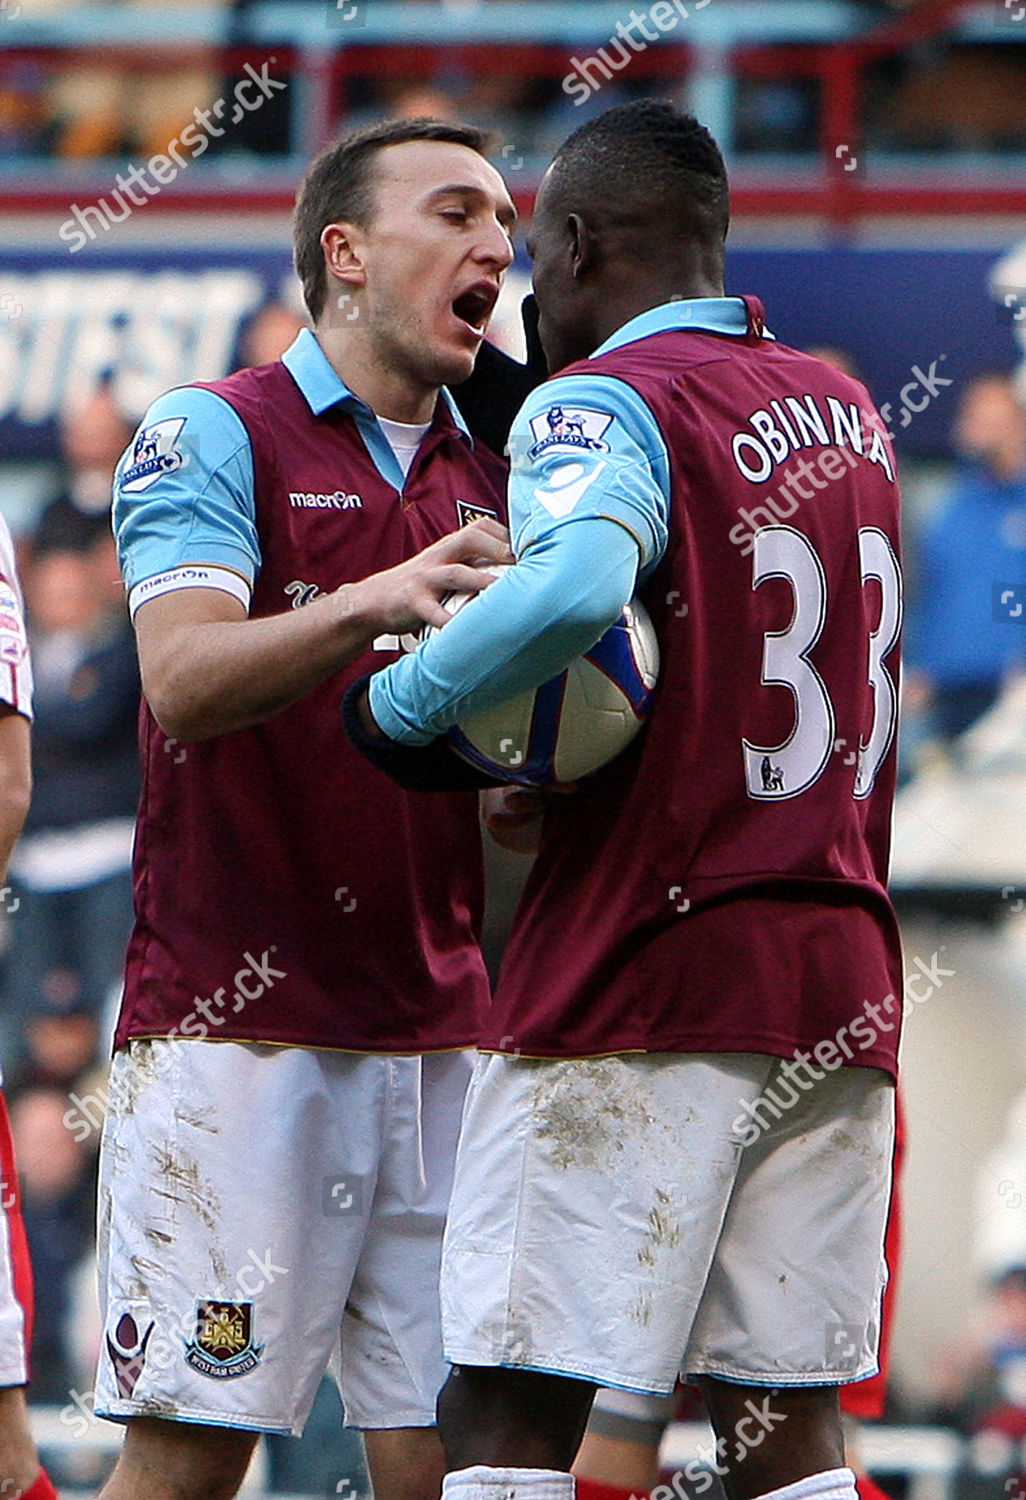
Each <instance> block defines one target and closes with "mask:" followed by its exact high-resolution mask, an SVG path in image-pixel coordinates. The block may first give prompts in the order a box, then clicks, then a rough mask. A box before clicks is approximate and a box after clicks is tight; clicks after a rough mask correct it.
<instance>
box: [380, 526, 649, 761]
mask: <svg viewBox="0 0 1026 1500" xmlns="http://www.w3.org/2000/svg"><path fill="white" fill-rule="evenodd" d="M637 568H638V549H637V544H636V543H635V541H634V539H633V537H631V535H630V533H629V532H627V531H626V530H624V528H623V527H622V526H620V525H619V524H618V523H617V522H615V521H609V520H605V519H599V518H594V517H593V518H589V519H587V520H581V521H575V522H573V523H570V524H568V525H565V526H562V527H558V528H556V529H554V530H553V532H552V533H551V534H550V535H549V536H547V537H545V538H544V539H543V540H542V541H540V542H538V543H536V544H535V545H534V546H532V547H531V548H529V549H528V551H527V553H526V554H525V555H524V557H523V558H522V559H521V561H520V562H519V563H518V564H517V567H516V568H514V569H512V570H511V572H510V573H508V574H506V575H505V576H504V577H502V578H500V579H499V581H498V582H497V583H495V584H493V585H492V587H491V588H490V589H488V590H487V591H486V593H485V594H484V595H483V596H482V597H481V598H480V599H477V600H475V601H474V602H473V606H472V608H469V609H466V610H464V611H461V613H460V614H458V615H457V616H456V617H455V619H453V620H452V622H451V623H450V624H449V625H447V626H446V627H445V629H444V630H443V631H441V632H440V633H439V634H437V635H435V636H433V637H432V638H431V639H430V640H429V641H427V642H426V643H425V645H423V646H421V647H420V648H419V649H418V650H417V651H416V652H414V653H413V654H412V655H411V656H406V657H401V658H400V659H399V660H398V661H395V662H393V663H392V664H391V666H389V667H388V668H386V669H385V671H384V672H381V673H378V674H377V676H375V677H374V678H373V679H372V681H371V685H370V710H371V713H372V715H373V717H374V720H375V722H376V723H377V724H378V726H379V727H380V728H381V729H382V730H383V731H384V733H385V734H387V735H388V736H389V737H390V738H391V739H394V740H396V741H398V742H399V743H401V744H407V745H417V744H424V743H426V742H428V741H429V740H431V739H433V738H435V737H436V736H437V735H439V734H442V733H443V732H444V731H445V730H446V729H448V728H449V726H450V725H451V724H454V723H456V722H457V721H458V720H459V719H460V718H462V717H464V716H465V715H467V714H468V713H474V712H475V711H477V710H480V709H485V708H488V707H490V706H491V705H492V704H495V703H501V702H503V701H505V700H506V699H507V698H512V697H515V696H516V695H517V694H518V693H521V692H524V691H526V690H528V689H530V688H533V687H537V686H538V685H539V683H542V682H545V681H547V679H548V678H550V677H553V676H555V674H556V673H557V672H560V671H562V670H563V668H564V667H565V666H567V665H568V663H569V662H571V661H572V660H573V659H574V658H575V657H576V656H580V655H581V653H582V652H584V651H587V650H588V648H589V647H591V646H593V645H594V644H595V642H596V641H597V640H598V638H599V637H600V636H601V635H602V634H603V632H604V631H605V630H606V629H607V628H608V627H609V626H610V625H611V624H612V623H613V622H614V620H615V619H616V617H617V615H618V614H619V612H620V610H621V609H622V608H623V605H624V604H625V602H626V601H627V600H628V599H629V598H630V596H631V594H632V593H633V590H634V581H635V577H636V575H637Z"/></svg>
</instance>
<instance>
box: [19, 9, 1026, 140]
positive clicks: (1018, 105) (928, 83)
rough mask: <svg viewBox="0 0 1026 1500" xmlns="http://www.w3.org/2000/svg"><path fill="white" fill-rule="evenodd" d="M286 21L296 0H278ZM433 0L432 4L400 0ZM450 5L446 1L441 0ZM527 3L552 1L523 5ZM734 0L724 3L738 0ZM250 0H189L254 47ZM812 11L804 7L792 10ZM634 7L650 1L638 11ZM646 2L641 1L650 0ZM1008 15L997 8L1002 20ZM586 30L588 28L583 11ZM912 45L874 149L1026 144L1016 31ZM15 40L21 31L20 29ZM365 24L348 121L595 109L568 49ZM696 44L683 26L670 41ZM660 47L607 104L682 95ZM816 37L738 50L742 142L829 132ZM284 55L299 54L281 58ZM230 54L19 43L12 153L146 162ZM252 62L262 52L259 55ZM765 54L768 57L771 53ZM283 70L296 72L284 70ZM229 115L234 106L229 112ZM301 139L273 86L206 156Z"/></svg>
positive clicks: (528, 120) (895, 58)
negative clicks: (746, 54)
mask: <svg viewBox="0 0 1026 1500" xmlns="http://www.w3.org/2000/svg"><path fill="white" fill-rule="evenodd" d="M31 3H32V9H33V12H34V13H36V14H41V13H45V12H51V13H56V12H60V11H61V10H64V9H68V8H69V0H31ZM277 3H278V5H279V7H280V9H281V13H282V16H283V18H285V17H287V15H288V12H289V10H290V7H291V5H292V4H293V3H297V0H277ZM323 3H324V6H325V25H326V26H328V25H329V23H331V21H332V19H333V18H332V14H331V12H332V11H333V9H334V7H333V6H332V4H331V0H323ZM403 3H406V4H410V5H413V4H425V3H429V0H403ZM436 3H438V0H436ZM491 3H492V0H441V6H442V9H443V10H444V11H448V12H451V13H452V14H453V17H454V19H456V20H458V17H459V15H460V14H465V13H466V12H468V11H471V10H475V9H479V8H481V7H485V6H487V5H489V4H491ZM522 3H524V4H526V5H528V6H531V5H539V6H540V4H541V3H542V0H522ZM732 3H734V0H718V4H720V5H730V4H732ZM122 4H123V6H124V8H125V10H126V11H130V10H143V11H145V10H147V9H153V8H154V7H156V6H158V5H159V4H160V0H122ZM252 4H253V0H192V3H191V5H189V6H188V8H190V9H194V10H201V11H215V12H222V13H223V15H224V43H225V46H226V47H227V48H229V49H231V48H236V49H237V48H240V47H244V46H245V43H246V28H245V23H246V17H247V14H248V11H249V10H250V8H251V6H252ZM796 8H800V7H796ZM861 8H862V9H864V10H865V11H866V13H867V18H868V19H869V20H871V21H873V22H877V23H879V25H880V26H881V27H883V26H885V25H886V23H887V22H888V21H889V20H893V19H894V18H895V16H896V14H897V13H907V12H909V11H917V12H924V13H926V16H927V19H928V13H929V12H930V11H932V10H937V11H938V12H942V11H945V10H947V9H949V7H945V6H944V5H943V4H942V3H941V0H904V3H902V0H862V7H861ZM636 9H638V7H636ZM640 10H641V11H642V13H644V11H645V7H644V6H642V7H640ZM999 19H1000V18H999ZM582 25H583V26H585V27H586V26H587V21H586V7H582ZM927 31H928V34H927V35H926V37H925V38H924V39H922V40H918V41H914V42H912V43H911V44H909V45H907V46H906V47H904V48H903V49H902V50H901V51H900V52H899V53H897V54H895V55H890V56H886V57H883V58H881V59H879V60H877V61H876V62H873V63H872V64H871V65H870V66H869V68H868V70H867V73H866V78H865V85H866V86H865V98H864V123H865V137H866V138H865V142H864V144H865V146H866V147H867V148H869V149H871V150H872V149H879V150H881V151H905V150H914V151H928V152H942V153H943V152H953V151H959V152H965V151H969V152H972V151H985V152H1000V153H1012V152H1016V151H1019V150H1021V149H1022V148H1023V146H1024V145H1026V111H1024V109H1023V107H1022V101H1023V98H1024V94H1026V52H1024V49H1023V48H1021V47H1017V46H1011V45H1008V43H1010V42H1012V41H1014V40H1015V39H1016V37H1015V33H1014V32H1013V30H1012V28H1011V26H1009V30H1008V35H1007V36H1002V34H1001V31H1000V29H999V28H997V27H996V28H995V31H994V35H993V39H992V40H988V41H987V42H985V43H981V42H976V41H974V42H972V43H969V42H965V41H959V40H957V39H955V38H952V37H950V36H944V35H943V34H939V35H935V36H931V35H930V34H929V30H928V28H927ZM9 39H10V40H12V41H13V40H15V37H14V36H13V34H12V35H11V37H10V38H9ZM275 40H277V45H278V49H279V53H283V54H284V49H285V48H286V47H287V42H288V34H287V30H286V29H283V32H282V36H281V38H280V39H274V38H270V39H266V41H267V45H265V46H263V50H262V53H261V56H263V57H266V56H267V54H268V52H270V51H273V50H274V47H273V45H272V44H273V42H274V41H275ZM361 40H362V38H361V36H360V34H359V32H358V31H357V30H356V28H355V27H354V28H353V30H352V31H351V32H350V34H349V36H348V37H347V47H346V52H345V58H344V64H345V65H344V69H340V71H339V73H338V75H337V76H336V77H335V78H334V80H333V84H332V90H333V96H332V98H331V100H330V108H331V111H332V118H333V120H334V121H335V122H336V123H337V124H338V125H339V127H340V128H346V127H348V126H350V125H353V126H357V125H359V124H361V123H363V121H364V120H365V119H368V118H370V117H372V116H376V115H378V114H381V113H383V112H384V113H390V114H396V113H398V114H407V115H414V114H419V113H428V112H429V113H432V114H440V115H443V116H450V115H452V116H461V117H467V118H471V119H473V120H475V121H477V122H479V123H483V124H488V125H492V126H494V127H495V128H497V129H499V130H500V131H501V132H502V133H503V134H504V136H505V137H506V138H507V139H508V140H510V141H511V142H513V143H514V144H515V146H516V148H517V150H519V151H523V152H527V153H534V152H538V153H544V152H546V151H548V150H550V149H551V148H552V147H554V145H555V144H556V143H558V141H560V140H562V139H563V137H564V136H565V135H566V134H567V131H568V129H569V127H570V125H571V123H572V124H574V125H576V124H580V123H581V121H582V120H583V119H584V118H585V116H586V115H587V113H589V112H590V110H592V109H593V108H598V107H599V105H598V103H597V101H596V99H595V98H594V97H593V98H592V99H591V100H590V101H588V102H587V103H585V104H583V106H582V108H578V107H576V104H575V101H574V99H572V98H571V97H570V96H568V94H567V93H565V92H564V91H563V89H562V87H561V80H562V78H563V77H564V76H566V74H567V70H568V68H569V67H570V64H571V56H572V54H573V52H574V49H573V48H572V47H567V46H563V45H560V46H557V47H556V48H555V49H553V48H552V47H545V48H540V47H539V48H537V49H531V48H520V47H518V48H507V49H504V54H503V63H502V67H501V69H497V68H496V67H495V66H494V58H492V59H491V60H485V61H482V60H481V58H480V57H477V58H476V57H475V52H474V49H467V48H462V47H460V46H459V45H458V44H457V43H455V42H454V43H453V44H452V45H450V46H446V47H440V48H438V49H437V61H436V62H434V63H433V65H431V66H430V67H428V68H427V69H426V70H425V69H423V68H422V67H421V66H420V64H419V63H418V64H417V65H416V66H407V67H406V70H405V71H404V65H403V64H402V62H401V61H400V62H399V63H398V65H393V64H392V63H391V62H390V61H386V60H385V59H383V56H382V53H381V52H380V50H379V51H378V52H373V51H371V52H366V53H364V54H361V51H360V50H359V47H358V46H355V45H354V44H358V43H360V42H361ZM607 40H608V38H607V37H606V36H605V35H595V36H588V35H587V33H586V32H584V33H582V41H581V47H580V48H578V51H582V49H584V50H583V53H582V55H587V47H588V46H590V45H591V44H594V45H595V46H598V45H600V44H601V43H603V42H605V41H607ZM667 40H668V41H669V42H671V43H681V44H688V43H690V42H691V40H692V37H691V35H690V34H689V33H687V32H685V31H684V30H683V29H682V30H681V32H679V33H677V32H675V33H673V34H672V35H671V36H669V37H668V38H667ZM658 50H659V49H658V48H652V49H648V52H647V54H644V55H637V56H635V57H634V58H633V60H632V65H631V68H630V69H629V70H628V72H627V73H625V74H624V75H623V76H618V77H616V78H613V79H612V80H611V81H610V83H609V84H608V85H607V86H606V87H604V88H602V89H601V90H600V93H601V107H605V106H606V105H609V104H615V103H618V102H621V100H623V99H624V98H629V97H632V96H633V95H635V94H637V93H652V92H657V93H661V94H665V93H666V92H667V90H668V89H669V90H670V91H671V92H677V93H679V94H680V95H681V96H682V98H686V95H687V89H688V70H689V68H690V67H691V65H692V63H691V59H690V58H689V57H688V55H687V54H684V55H682V57H681V68H682V74H681V77H680V80H679V82H677V81H676V80H668V79H667V78H666V77H665V76H661V75H660V74H659V73H655V72H653V68H652V65H653V64H655V63H656V53H657V52H658ZM813 51H814V49H811V48H810V61H809V65H808V69H807V71H806V70H804V69H803V65H802V64H800V63H799V64H794V63H792V64H789V65H788V67H787V70H785V71H783V72H781V73H779V75H778V74H777V73H775V72H772V71H771V72H767V70H766V68H765V67H764V66H763V65H762V64H760V67H759V68H758V69H757V70H756V71H755V72H753V73H752V74H750V75H747V76H746V72H745V62H744V59H743V58H739V59H738V68H739V72H740V76H739V78H738V80H737V95H736V118H735V138H736V145H737V148H738V150H739V151H741V152H746V151H747V152H753V153H765V152H782V151H786V152H793V151H799V152H801V151H814V150H816V149H817V146H818V142H819V114H820V108H821V103H822V101H821V97H820V96H821V91H822V88H821V83H820V80H819V78H818V76H817V75H816V73H815V62H814V58H813V56H812V54H813ZM284 55H287V54H284ZM225 56H226V54H223V53H222V52H220V51H219V50H218V49H217V48H216V47H214V46H213V45H206V44H205V45H185V44H182V43H179V44H177V45H176V46H175V47H174V49H173V51H165V50H164V49H161V50H159V51H157V52H154V51H153V49H152V48H145V49H142V48H139V47H136V48H135V49H131V48H126V49H124V50H120V51H119V50H118V49H117V48H115V47H111V46H109V45H107V46H97V47H96V48H89V47H82V46H80V45H76V46H75V47H74V48H69V49H59V48H58V49H55V50H54V51H53V52H52V54H50V55H49V56H48V55H46V54H44V53H40V52H39V51H38V50H33V51H31V52H26V53H24V54H20V53H19V52H18V51H17V50H16V49H14V48H10V49H8V50H6V51H5V53H4V55H3V57H2V58H0V156H2V157H3V158H7V159H17V158H18V157H19V156H21V157H29V156H39V155H43V156H50V157H54V158H59V159H64V160H66V161H69V162H70V161H82V160H89V159H95V158H108V157H127V158H133V159H139V158H143V159H145V158H149V157H150V156H152V155H154V154H157V153H164V152H166V151H167V147H168V142H169V141H173V140H177V139H178V138H179V137H180V136H181V133H182V131H183V129H185V128H186V127H188V126H189V125H190V124H194V110H197V109H198V110H200V111H201V112H202V111H206V110H209V109H211V108H212V107H213V106H214V105H215V102H216V101H218V100H227V99H230V96H231V94H232V90H233V88H234V86H235V84H236V83H237V82H238V81H239V79H240V77H242V76H243V75H242V71H241V70H242V68H243V67H244V61H243V60H242V58H243V54H242V53H241V52H235V53H232V52H230V51H229V52H228V53H227V57H228V62H227V65H226V64H225V61H224V59H225ZM252 56H253V57H256V54H255V53H254V54H252ZM762 62H763V63H765V58H763V59H762ZM286 76H287V75H286ZM227 113H229V112H228V111H226V115H227ZM300 149H302V146H301V143H300V142H298V141H296V140H294V139H293V130H292V109H291V99H290V94H289V92H288V91H287V90H286V91H278V92H275V93H274V94H273V95H269V96H268V97H267V98H266V99H265V100H264V101H263V102H262V103H261V105H260V107H259V108H254V109H253V111H252V113H246V114H245V115H244V116H243V117H242V118H241V119H240V120H238V121H237V122H236V123H233V124H232V127H231V129H230V130H227V131H225V132H224V133H223V134H222V133H220V132H219V131H212V132H211V133H210V135H209V138H208V140H207V141H206V144H205V145H204V147H203V153H204V154H207V155H208V159H214V158H215V157H218V156H224V155H226V154H227V155H230V156H232V157H241V158H243V159H244V158H246V157H250V156H257V157H264V156H268V155H271V156H274V155H283V154H288V153H289V152H294V151H298V150H300Z"/></svg>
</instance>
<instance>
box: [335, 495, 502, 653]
mask: <svg viewBox="0 0 1026 1500" xmlns="http://www.w3.org/2000/svg"><path fill="white" fill-rule="evenodd" d="M513 561H514V558H513V554H512V552H511V551H510V549H509V532H508V531H507V530H506V528H505V526H501V525H500V524H499V522H498V521H491V520H487V519H486V520H481V521H475V522H474V523H473V524H472V525H470V526H463V527H461V529H460V530H459V531H453V532H451V533H450V534H449V535H448V536H443V537H441V538H440V540H439V541H437V542H434V543H432V545H431V546H430V547H425V548H424V551H423V552H418V553H417V555H416V557H411V558H408V559H407V560H406V562H403V563H400V564H399V565H398V567H395V568H388V569H387V570H386V571H385V572H383V573H372V574H371V576H370V577H369V578H364V579H362V580H361V581H360V582H359V583H354V584H350V585H348V588H349V590H350V591H351V594H352V596H353V607H354V608H356V609H358V610H359V611H360V612H361V613H362V614H365V615H366V616H367V618H368V619H370V620H372V621H373V622H374V627H375V629H380V630H382V631H399V632H401V631H406V630H416V629H418V628H419V627H420V626H421V625H422V624H424V623H427V624H429V625H437V626H442V625H445V624H446V623H447V621H448V620H449V618H450V616H449V614H448V612H447V611H446V610H445V609H444V608H443V606H442V603H441V601H442V599H443V598H444V597H445V595H446V594H453V593H466V594H477V593H480V592H481V590H482V589H485V588H487V587H488V585H489V584H490V583H493V582H494V577H493V575H492V574H491V573H488V572H486V571H485V568H486V567H487V565H488V564H489V563H503V564H505V563H511V562H513Z"/></svg>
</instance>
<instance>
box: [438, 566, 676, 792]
mask: <svg viewBox="0 0 1026 1500" xmlns="http://www.w3.org/2000/svg"><path fill="white" fill-rule="evenodd" d="M487 571H488V572H489V573H498V572H500V571H502V570H501V568H500V567H497V566H489V567H488V569H487ZM476 597H477V596H476V595H474V594H452V595H450V596H449V598H448V599H444V600H443V601H442V603H443V606H444V607H445V609H446V610H448V612H449V613H450V614H456V613H457V612H458V611H459V610H461V609H462V608H463V607H464V606H465V605H466V604H467V603H469V602H470V601H472V600H473V599H474V598H476ZM434 628H435V627H433V626H428V627H427V628H426V630H425V635H430V634H432V633H433V631H434ZM658 675H659V644H658V641H657V640H656V634H655V629H654V627H653V625H652V621H651V619H650V618H649V614H648V611H647V610H646V609H645V606H644V605H643V604H642V603H640V601H639V600H637V599H632V600H631V602H630V603H629V604H626V605H624V608H623V610H622V612H621V614H620V618H619V619H618V620H617V621H616V622H615V624H613V625H611V626H610V627H609V629H608V630H607V631H606V633H605V635H603V636H602V638H601V639H600V640H598V641H596V643H595V645H594V646H592V648H591V650H590V651H586V652H585V653H584V655H583V656H579V657H578V658H577V660H576V661H572V662H571V663H570V665H569V666H568V667H567V668H566V670H565V671H563V672H560V673H559V675H558V676H557V677H552V678H550V680H549V681H548V682H544V683H542V685H541V687H538V688H535V689H533V690H532V691H531V692H527V693H521V694H519V695H518V696H517V697H516V698H510V699H507V701H506V702H505V703H498V704H496V705H495V706H494V707H493V708H487V709H484V710H482V711H481V712H480V713H476V714H471V715H470V716H469V717H468V718H466V719H464V720H463V721H462V722H461V723H459V724H456V725H454V726H453V728H451V729H450V730H449V731H448V734H447V736H446V738H447V739H448V741H449V743H450V745H451V746H452V748H453V749H454V750H455V751H457V753H458V754H459V755H461V756H462V757H463V759H464V760H467V761H469V762H470V764H471V765H473V766H476V767H477V768H478V770H481V771H484V772H486V774H488V775H489V776H495V777H498V778H499V779H501V780H503V781H510V782H516V783H518V784H519V785H521V786H558V785H560V784H562V783H564V782H568V781H578V780H580V778H581V777H582V776H590V775H591V773H592V772H593V771H597V770H598V769H599V768H600V767H601V766H604V765H606V764H607V763H608V762H609V761H611V760H613V759H614V758H615V757H616V756H617V755H619V754H620V752H621V750H625V749H626V748H627V746H628V745H629V744H630V742H631V740H633V739H634V737H635V735H636V734H637V733H638V731H639V730H640V728H641V726H642V724H643V723H644V722H645V719H646V717H647V716H648V711H649V708H650V707H651V702H652V692H653V689H654V688H655V684H656V678H657V677H658Z"/></svg>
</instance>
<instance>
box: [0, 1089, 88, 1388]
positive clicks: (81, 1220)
mask: <svg viewBox="0 0 1026 1500" xmlns="http://www.w3.org/2000/svg"><path fill="white" fill-rule="evenodd" d="M67 1107H68V1101H67V1097H66V1096H65V1095H64V1094H62V1093H60V1092H58V1091H57V1090H56V1089H46V1088H36V1089H28V1090H26V1091H25V1092H23V1093H21V1094H20V1095H18V1096H17V1097H15V1098H12V1100H11V1103H10V1111H11V1128H12V1131H13V1134H14V1149H15V1155H16V1157H17V1161H18V1169H19V1175H20V1178H21V1190H22V1212H23V1215H24V1219H25V1229H26V1232H27V1234H28V1242H29V1250H30V1252H31V1255H32V1265H33V1269H34V1272H35V1290H36V1316H35V1323H34V1327H33V1335H32V1351H31V1360H32V1398H33V1400H34V1401H61V1402H64V1401H66V1400H67V1399H68V1388H69V1386H70V1385H71V1383H72V1374H73V1367H72V1364H71V1360H70V1355H69V1349H68V1318H69V1312H70V1299H71V1278H72V1276H73V1274H74V1272H75V1269H76V1267H77V1266H78V1265H79V1263H80V1262H81V1260H82V1259H83V1257H84V1256H86V1255H88V1254H89V1253H90V1251H91V1249H92V1243H93V1212H94V1194H95V1191H96V1187H95V1181H94V1174H93V1170H92V1159H91V1157H90V1155H89V1153H88V1152H87V1151H86V1150H85V1148H84V1147H83V1146H81V1145H80V1144H79V1143H78V1142H77V1141H76V1139H75V1137H74V1136H73V1135H72V1133H71V1131H70V1130H68V1129H67V1127H66V1126H65V1124H64V1114H65V1112H66V1110H67Z"/></svg>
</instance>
